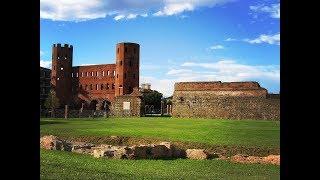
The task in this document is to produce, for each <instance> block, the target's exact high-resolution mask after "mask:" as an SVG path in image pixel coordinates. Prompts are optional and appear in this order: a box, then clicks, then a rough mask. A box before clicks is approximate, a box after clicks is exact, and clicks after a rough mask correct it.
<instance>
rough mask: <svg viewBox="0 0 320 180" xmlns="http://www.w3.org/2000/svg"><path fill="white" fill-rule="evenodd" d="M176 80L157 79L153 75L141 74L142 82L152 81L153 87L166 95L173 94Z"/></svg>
mask: <svg viewBox="0 0 320 180" xmlns="http://www.w3.org/2000/svg"><path fill="white" fill-rule="evenodd" d="M174 82H175V81H174V80H173V79H157V78H154V77H151V76H140V84H142V83H150V84H151V89H154V90H157V91H158V92H160V93H162V94H163V96H165V97H168V96H172V93H173V89H174Z"/></svg>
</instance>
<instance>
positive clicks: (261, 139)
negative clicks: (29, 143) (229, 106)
mask: <svg viewBox="0 0 320 180" xmlns="http://www.w3.org/2000/svg"><path fill="white" fill-rule="evenodd" d="M40 123H41V128H40V132H41V134H42V135H48V134H53V135H57V136H64V137H78V136H97V137H103V136H110V135H118V136H128V137H144V138H156V139H162V140H169V141H182V142H197V143H203V144H209V145H237V146H249V147H279V146H280V123H279V121H255V120H240V121H237V120H214V119H184V118H170V117H168V118H160V117H153V118H152V117H143V118H122V119H120V118H107V119H88V118H87V119H67V120H65V119H54V120H53V119H41V121H40Z"/></svg>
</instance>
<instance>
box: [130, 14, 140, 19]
mask: <svg viewBox="0 0 320 180" xmlns="http://www.w3.org/2000/svg"><path fill="white" fill-rule="evenodd" d="M137 16H138V14H129V15H128V16H127V19H134V18H136V17H137Z"/></svg>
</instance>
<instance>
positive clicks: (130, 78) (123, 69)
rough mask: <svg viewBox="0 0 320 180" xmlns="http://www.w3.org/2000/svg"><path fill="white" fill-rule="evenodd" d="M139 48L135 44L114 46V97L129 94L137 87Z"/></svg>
mask: <svg viewBox="0 0 320 180" xmlns="http://www.w3.org/2000/svg"><path fill="white" fill-rule="evenodd" d="M139 56H140V46H139V44H135V43H118V44H117V46H116V73H117V74H116V77H115V95H116V96H119V95H124V94H130V93H132V91H133V88H134V87H139V63H140V62H139Z"/></svg>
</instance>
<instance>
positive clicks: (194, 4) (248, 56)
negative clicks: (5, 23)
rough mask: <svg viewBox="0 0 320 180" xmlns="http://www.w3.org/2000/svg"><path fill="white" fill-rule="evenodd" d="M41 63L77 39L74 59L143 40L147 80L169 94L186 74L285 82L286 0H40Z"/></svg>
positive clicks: (111, 55) (98, 60)
mask: <svg viewBox="0 0 320 180" xmlns="http://www.w3.org/2000/svg"><path fill="white" fill-rule="evenodd" d="M40 17H41V22H40V45H41V47H40V48H41V49H40V65H41V66H43V67H49V68H50V67H51V47H52V44H54V43H62V44H63V43H68V44H72V45H73V47H74V59H73V65H74V66H78V65H83V64H109V63H114V62H115V45H116V43H118V42H124V41H125V42H135V43H139V44H140V48H141V49H140V51H141V52H140V53H141V54H140V63H141V64H140V70H141V71H140V83H144V82H148V83H151V87H152V89H156V90H158V91H160V92H161V93H163V94H164V95H165V96H170V95H172V92H173V85H174V83H175V82H180V81H229V82H230V81H258V82H259V83H260V84H261V86H263V87H265V88H267V89H268V91H269V92H272V93H278V92H279V89H280V65H279V64H280V4H279V0H259V1H258V0H257V1H254V0H139V1H137V0H55V1H52V0H40Z"/></svg>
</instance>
